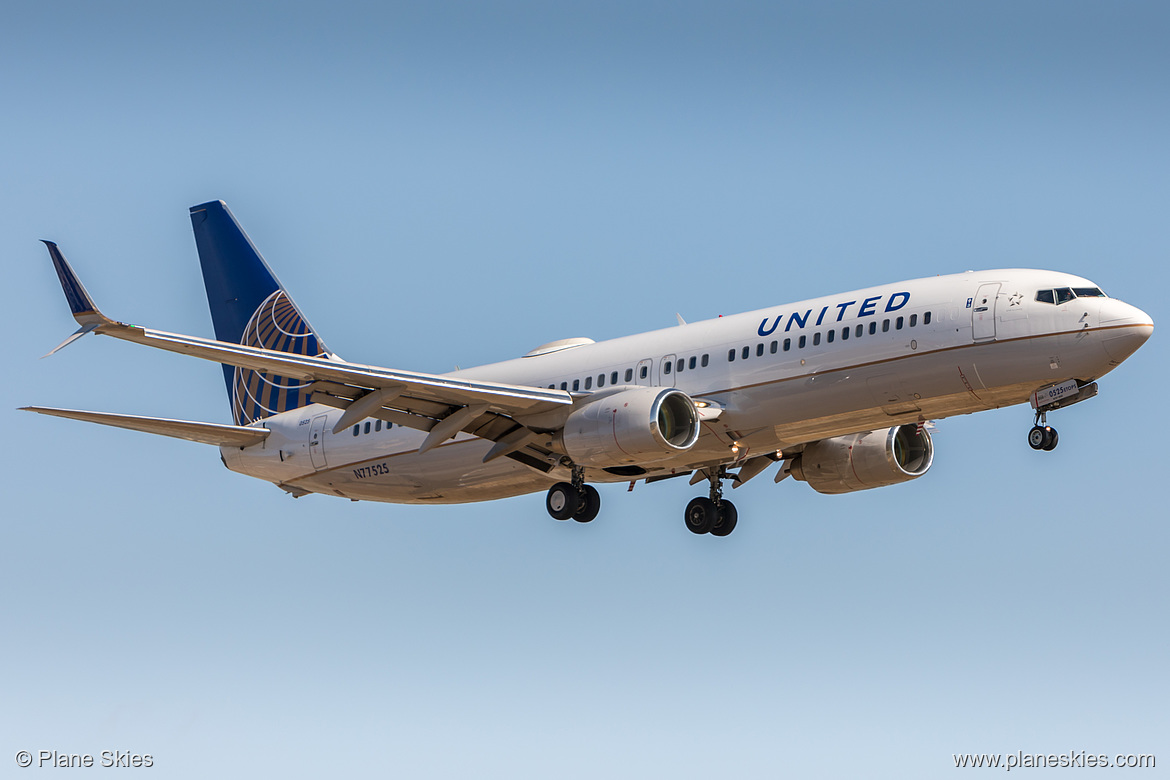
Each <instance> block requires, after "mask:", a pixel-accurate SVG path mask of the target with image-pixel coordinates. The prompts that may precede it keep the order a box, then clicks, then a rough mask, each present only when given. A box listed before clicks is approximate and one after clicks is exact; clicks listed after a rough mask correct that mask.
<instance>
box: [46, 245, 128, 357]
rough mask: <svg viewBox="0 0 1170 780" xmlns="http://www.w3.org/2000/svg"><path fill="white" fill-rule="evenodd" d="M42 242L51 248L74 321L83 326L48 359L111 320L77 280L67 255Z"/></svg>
mask: <svg viewBox="0 0 1170 780" xmlns="http://www.w3.org/2000/svg"><path fill="white" fill-rule="evenodd" d="M41 240H42V242H43V243H44V245H45V246H47V247H48V248H49V257H50V258H52V260H53V267H54V268H56V269H57V278H58V279H60V280H61V289H62V290H63V291H64V292H65V300H66V301H68V302H69V310H70V311H71V312H73V319H75V320H77V324H78V325H80V326H81V327H80V328H78V329H77V331H76V332H75V333H73V335H71V336H70V337H69V338H67V339H65V340H64V341H62V342H61V343H60V344H58V345H57V346H56V347H54V348H53V350H52V351H51V352H49V353H48V354H47V355H44V356H43V357H48V356H49V355H52V354H53V352H56V351H58V350H60V349H62V348H64V347H67V346H69V345H70V344H72V343H73V342H74V341H77V340H78V339H79V338H81V337H82V336H84V335H85V334H86V333H90V332H91V331H94V330H96V329H97V328H98V326H99V325H102V324H103V323H106V322H110V321H111V320H109V319H108V318H107V317H106V316H105V315H104V314H102V313H101V312H100V311H98V307H97V305H95V304H94V302H93V298H90V297H89V293H88V292H87V291H86V289H85V285H83V284H82V283H81V280H80V279H78V278H77V274H76V273H74V271H73V268H72V267H71V266H70V265H69V261H68V260H66V259H65V255H63V254H61V250H60V249H58V248H57V245H56V244H54V243H53V242H52V241H45V240H44V239H41Z"/></svg>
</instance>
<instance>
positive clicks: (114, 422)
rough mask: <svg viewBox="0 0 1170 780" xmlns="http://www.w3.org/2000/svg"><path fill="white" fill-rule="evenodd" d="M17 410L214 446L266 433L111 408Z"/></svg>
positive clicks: (244, 443) (253, 440) (242, 443)
mask: <svg viewBox="0 0 1170 780" xmlns="http://www.w3.org/2000/svg"><path fill="white" fill-rule="evenodd" d="M20 411H22V412H36V413H37V414H47V415H49V416H50V417H64V418H66V419H69V420H81V421H83V422H91V423H98V424H99V425H111V426H113V427H115V428H126V429H127V430H131V431H141V432H143V433H153V434H156V435H159V436H170V437H172V438H175V439H186V440H187V441H196V442H199V443H200V444H213V445H215V446H217V447H226V446H231V447H248V446H250V445H252V444H259V443H260V442H262V441H264V439H265V438H267V437H268V433H269V431H268V429H267V428H251V427H244V426H240V425H221V424H220V423H205V422H191V421H188V420H171V419H167V418H165V417H142V416H139V415H135V414H115V413H113V412H88V411H84V410H81V409H55V408H52V407H48V406H22V407H20Z"/></svg>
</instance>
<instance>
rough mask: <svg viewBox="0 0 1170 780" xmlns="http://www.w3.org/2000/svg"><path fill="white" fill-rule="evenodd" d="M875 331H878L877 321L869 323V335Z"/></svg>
mask: <svg viewBox="0 0 1170 780" xmlns="http://www.w3.org/2000/svg"><path fill="white" fill-rule="evenodd" d="M887 322H888V320H887ZM875 333H877V322H876V321H875V322H871V323H869V335H871V336H872V335H873V334H875Z"/></svg>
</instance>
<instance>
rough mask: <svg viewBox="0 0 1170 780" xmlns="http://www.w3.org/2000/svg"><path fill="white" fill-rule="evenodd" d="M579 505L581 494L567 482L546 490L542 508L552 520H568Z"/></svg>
mask: <svg viewBox="0 0 1170 780" xmlns="http://www.w3.org/2000/svg"><path fill="white" fill-rule="evenodd" d="M580 505H581V494H579V493H578V492H577V489H576V488H574V487H573V486H572V485H570V484H569V483H568V482H558V483H557V484H555V485H553V486H552V487H550V488H549V489H548V495H547V496H546V497H545V499H544V508H545V509H547V510H548V513H549V514H550V515H552V517H553V519H554V520H568V519H569V518H570V517H572V516H573V513H574V512H576V511H577V507H579V506H580Z"/></svg>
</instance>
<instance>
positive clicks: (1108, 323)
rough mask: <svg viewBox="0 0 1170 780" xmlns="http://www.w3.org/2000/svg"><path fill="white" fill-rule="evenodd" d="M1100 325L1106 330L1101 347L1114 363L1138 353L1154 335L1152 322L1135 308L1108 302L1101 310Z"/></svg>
mask: <svg viewBox="0 0 1170 780" xmlns="http://www.w3.org/2000/svg"><path fill="white" fill-rule="evenodd" d="M1101 325H1102V327H1104V328H1108V329H1109V330H1110V331H1112V333H1109V332H1107V333H1106V335H1105V338H1104V339H1103V341H1102V342H1101V343H1102V346H1104V347H1105V351H1106V352H1108V353H1109V357H1110V358H1112V359H1113V361H1114V363H1115V364H1116V363H1121V362H1122V361H1123V360H1125V359H1126V358H1127V357H1129V356H1130V355H1132V354H1133V353H1134V352H1137V351H1138V348H1140V347H1141V345H1142V344H1145V343H1146V341H1148V340H1149V338H1150V336H1152V335H1153V334H1154V320H1153V318H1152V317H1150V315H1148V314H1146V313H1145V312H1144V311H1142V310H1141V309H1139V308H1138V307H1136V306H1130V305H1129V304H1128V303H1123V302H1121V301H1114V300H1110V301H1108V303H1107V305H1106V306H1103V307H1102V309H1101Z"/></svg>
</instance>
